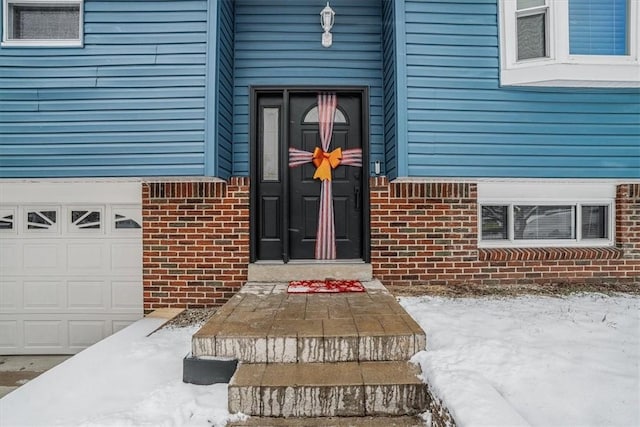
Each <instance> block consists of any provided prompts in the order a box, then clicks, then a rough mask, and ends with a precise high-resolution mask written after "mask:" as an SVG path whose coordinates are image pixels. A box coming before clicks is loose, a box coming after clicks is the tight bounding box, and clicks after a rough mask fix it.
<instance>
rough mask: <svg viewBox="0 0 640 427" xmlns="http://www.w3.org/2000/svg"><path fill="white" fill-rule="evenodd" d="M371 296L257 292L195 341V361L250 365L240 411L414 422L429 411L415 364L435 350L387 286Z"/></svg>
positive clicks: (238, 381) (237, 299)
mask: <svg viewBox="0 0 640 427" xmlns="http://www.w3.org/2000/svg"><path fill="white" fill-rule="evenodd" d="M365 287H366V288H367V292H363V293H339V294H303V295H301V294H287V292H286V284H284V283H283V284H273V283H272V284H257V283H253V284H247V285H245V287H243V290H242V291H241V292H239V293H238V294H237V295H235V296H234V297H233V298H232V299H231V300H230V301H229V302H228V303H227V304H226V305H225V306H223V307H222V308H221V309H220V310H218V312H217V313H216V314H215V315H214V316H213V317H212V318H211V319H210V320H209V321H208V322H207V324H205V325H204V326H203V327H202V328H201V329H200V330H199V331H198V332H197V333H196V334H195V335H194V336H193V340H192V353H193V355H194V356H195V357H202V356H215V357H234V358H237V359H239V360H240V364H239V366H238V369H237V370H236V373H235V375H234V376H233V378H232V379H231V381H230V383H229V411H230V412H242V413H244V414H248V415H252V416H255V417H271V418H273V417H286V418H289V417H294V418H300V417H366V416H383V417H398V416H408V418H409V419H412V420H413V418H412V417H411V416H413V415H416V414H419V413H421V412H424V411H425V410H426V409H427V407H428V404H429V395H428V392H427V388H426V386H425V384H423V383H422V382H421V380H420V379H419V378H418V374H419V369H418V368H417V367H416V366H415V365H413V364H410V363H409V362H408V360H409V359H410V358H411V356H413V354H415V353H416V352H418V351H420V350H423V349H424V348H425V347H426V337H425V334H424V331H422V329H421V328H420V326H419V325H418V324H417V323H416V322H415V321H414V320H413V319H412V318H411V317H410V316H409V315H408V314H407V313H406V312H405V311H404V309H403V308H402V307H401V306H400V304H398V302H397V301H396V299H395V298H394V297H393V296H392V295H391V294H389V293H388V291H387V290H386V288H384V286H382V284H381V283H380V282H378V281H375V280H372V281H370V282H366V283H365ZM271 418H264V420H268V419H271ZM305 419H306V418H305ZM338 419H340V418H338ZM389 420H391V418H389ZM413 421H415V420H413ZM265 425H269V424H265ZM335 425H340V424H335ZM391 425H392V424H391ZM400 425H403V424H400ZM408 425H413V424H408Z"/></svg>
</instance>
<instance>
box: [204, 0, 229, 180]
mask: <svg viewBox="0 0 640 427" xmlns="http://www.w3.org/2000/svg"><path fill="white" fill-rule="evenodd" d="M234 19H235V17H234V4H233V2H232V1H229V0H222V1H220V2H219V3H218V17H217V21H218V24H217V25H218V26H217V43H216V53H217V54H216V58H217V59H216V60H217V74H216V79H215V82H213V81H209V82H208V84H209V85H210V86H211V88H210V90H211V89H212V88H213V90H214V91H215V96H216V102H217V108H216V120H215V124H216V126H217V132H216V138H215V140H214V141H210V142H209V143H211V144H215V145H216V160H217V167H216V170H215V173H213V175H216V176H219V177H221V178H228V177H230V176H231V175H232V173H233V145H232V144H233V59H234V58H233V37H234V35H233V30H234Z"/></svg>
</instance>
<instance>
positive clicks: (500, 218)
mask: <svg viewBox="0 0 640 427" xmlns="http://www.w3.org/2000/svg"><path fill="white" fill-rule="evenodd" d="M507 209H508V207H507V206H483V207H482V213H481V215H482V240H505V239H507V238H508V231H507Z"/></svg>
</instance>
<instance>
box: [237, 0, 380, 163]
mask: <svg viewBox="0 0 640 427" xmlns="http://www.w3.org/2000/svg"><path fill="white" fill-rule="evenodd" d="M323 6H324V4H323V2H320V3H314V2H309V1H305V0H295V1H287V0H276V1H269V2H263V1H259V0H249V1H244V0H238V1H236V2H235V7H236V22H235V27H236V31H235V41H234V46H235V61H234V68H235V82H234V111H233V114H234V132H233V150H234V151H233V159H234V168H233V170H234V174H235V175H248V174H249V88H250V87H251V86H276V85H277V86H296V85H298V86H299V85H335V86H369V88H370V91H369V95H370V149H371V151H370V153H371V158H370V160H371V162H374V161H376V160H379V161H381V162H384V152H385V149H384V135H383V128H384V123H383V89H382V54H381V50H382V47H381V31H382V28H381V25H382V24H381V22H382V20H381V13H382V11H381V2H380V1H364V0H363V1H358V2H353V1H348V0H335V1H332V2H331V7H332V8H333V9H334V10H335V11H336V23H335V26H334V28H333V30H332V33H333V46H332V47H331V48H328V49H326V48H323V47H322V46H321V44H320V39H321V35H322V29H321V27H320V15H319V13H320V10H321V9H322V7H323Z"/></svg>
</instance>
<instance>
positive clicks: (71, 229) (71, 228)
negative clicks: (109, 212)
mask: <svg viewBox="0 0 640 427" xmlns="http://www.w3.org/2000/svg"><path fill="white" fill-rule="evenodd" d="M73 211H97V212H100V223H99V225H100V228H79V227H76V226H75V225H74V224H73V221H72V219H71V213H72V212H73ZM64 215H65V217H66V224H65V225H66V227H67V228H66V232H67V233H69V234H78V235H90V234H105V231H106V228H107V227H105V208H104V206H96V205H71V206H66V208H65V212H64Z"/></svg>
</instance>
